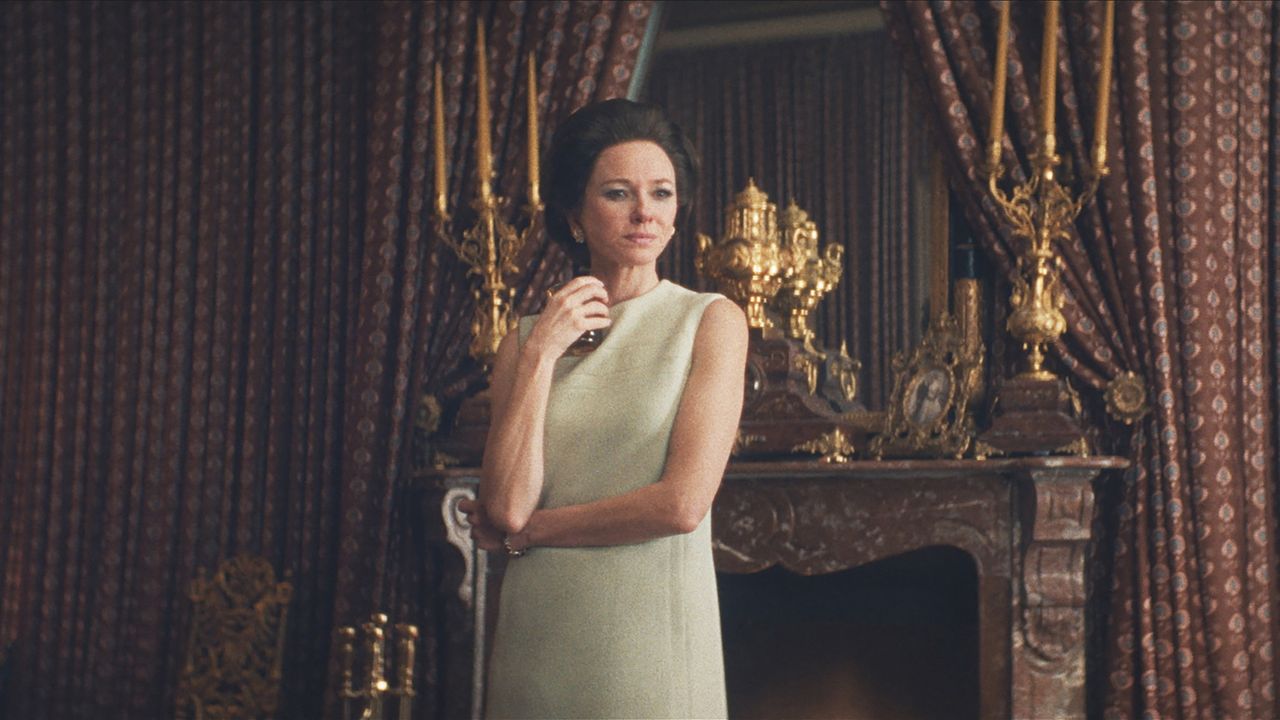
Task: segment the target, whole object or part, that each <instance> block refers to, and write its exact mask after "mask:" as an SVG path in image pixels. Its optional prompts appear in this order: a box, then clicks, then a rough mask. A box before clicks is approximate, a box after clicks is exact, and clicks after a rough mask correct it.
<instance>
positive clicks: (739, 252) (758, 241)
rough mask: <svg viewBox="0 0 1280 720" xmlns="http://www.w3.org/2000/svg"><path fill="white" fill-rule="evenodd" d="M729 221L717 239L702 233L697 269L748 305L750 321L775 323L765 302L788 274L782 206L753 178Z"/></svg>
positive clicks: (765, 325) (757, 324) (763, 327)
mask: <svg viewBox="0 0 1280 720" xmlns="http://www.w3.org/2000/svg"><path fill="white" fill-rule="evenodd" d="M725 227H726V230H725V236H724V238H723V239H721V240H720V241H719V242H715V241H713V240H712V239H711V238H710V237H708V236H706V235H704V234H702V233H699V234H698V255H697V258H696V259H695V264H696V265H697V268H698V272H700V273H702V275H703V276H704V277H706V278H708V279H710V280H712V281H713V282H714V283H715V284H716V289H717V290H719V291H720V292H722V293H724V294H725V295H726V296H728V297H729V298H731V299H732V300H733V301H734V302H736V303H738V304H739V305H741V306H743V307H744V308H746V311H747V322H748V324H749V325H750V326H751V327H753V328H758V329H760V330H762V331H763V330H767V329H769V328H772V327H773V323H772V322H771V321H770V319H769V317H768V315H767V314H766V313H765V308H766V307H767V306H768V305H769V302H770V301H771V300H772V299H773V298H774V296H775V295H777V293H778V289H779V288H780V287H782V283H783V281H784V280H786V279H787V277H788V276H789V275H790V273H791V257H790V253H789V252H788V251H787V250H786V249H785V248H783V247H782V243H781V238H780V236H779V233H778V208H777V206H776V205H774V204H773V203H771V202H769V196H768V195H765V194H764V193H763V192H762V191H761V190H760V188H758V187H756V184H755V180H754V179H752V180H748V181H747V187H746V189H745V190H743V191H742V192H740V193H738V194H737V195H736V196H735V197H734V201H733V204H732V205H730V206H729V209H728V211H727V212H726V217H725Z"/></svg>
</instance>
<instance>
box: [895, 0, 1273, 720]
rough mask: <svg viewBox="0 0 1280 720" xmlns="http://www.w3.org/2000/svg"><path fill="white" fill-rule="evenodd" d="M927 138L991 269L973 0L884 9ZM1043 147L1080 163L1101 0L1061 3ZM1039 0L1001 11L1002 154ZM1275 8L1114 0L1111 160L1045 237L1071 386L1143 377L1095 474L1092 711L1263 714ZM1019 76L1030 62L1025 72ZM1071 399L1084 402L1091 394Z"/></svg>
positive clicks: (1060, 354) (986, 81) (979, 15)
mask: <svg viewBox="0 0 1280 720" xmlns="http://www.w3.org/2000/svg"><path fill="white" fill-rule="evenodd" d="M882 7H883V8H884V10H885V12H886V15H887V17H888V18H889V25H890V28H891V30H892V31H893V32H894V33H895V35H896V37H897V39H898V42H899V45H900V47H902V48H903V50H904V52H905V53H906V55H907V56H908V57H909V58H910V62H911V63H913V65H914V67H915V70H916V73H917V75H918V78H919V79H920V81H921V82H922V84H923V86H924V87H927V88H928V94H929V95H930V97H931V98H932V101H933V106H934V113H935V115H936V116H937V117H938V118H939V120H940V121H941V122H942V125H943V127H944V128H945V131H946V134H947V136H948V137H949V141H950V142H949V147H948V148H947V151H948V152H947V159H948V161H949V163H950V165H951V168H952V171H953V172H952V179H953V183H954V184H955V185H957V186H959V187H960V189H961V190H962V193H961V194H962V196H963V197H964V198H965V200H966V215H967V217H968V220H969V221H970V223H971V225H973V227H974V228H975V230H976V232H977V234H978V236H979V237H980V239H981V241H982V243H983V244H984V246H985V247H986V248H987V250H988V251H989V254H990V255H991V256H992V257H994V258H995V259H996V261H997V263H996V265H997V267H998V268H999V269H1000V272H1003V273H1006V274H1007V273H1009V272H1010V268H1011V264H1012V261H1011V252H1012V251H1013V248H1014V245H1013V242H1012V239H1011V238H1010V237H1008V235H1007V234H1006V230H1005V228H1004V227H1003V226H1002V225H1001V223H1000V222H999V221H998V220H997V216H996V214H995V212H994V208H993V207H992V205H991V203H990V201H989V200H988V199H987V198H986V194H985V189H984V187H983V185H984V183H983V182H982V181H981V177H982V175H981V172H980V170H979V168H980V166H981V158H982V155H983V148H982V145H983V140H982V139H983V138H985V137H986V135H985V133H986V131H987V128H988V126H989V123H990V88H991V76H992V58H991V52H990V51H991V49H992V48H994V47H995V38H994V34H995V28H996V22H995V9H994V7H993V5H992V4H991V3H987V2H981V3H975V2H955V3H925V2H911V3H888V2H886V3H883V5H882ZM1063 9H1064V13H1063V20H1064V22H1063V24H1062V27H1061V29H1060V35H1059V44H1060V48H1061V50H1060V56H1059V57H1058V58H1057V63H1058V71H1059V83H1060V85H1059V87H1060V88H1061V90H1060V97H1059V104H1058V116H1059V118H1060V120H1059V140H1060V143H1062V144H1061V145H1060V153H1062V154H1063V155H1064V156H1067V157H1068V158H1069V159H1070V160H1071V161H1073V163H1074V165H1075V167H1077V168H1079V167H1083V166H1084V164H1085V162H1086V158H1087V154H1088V143H1090V142H1091V140H1092V133H1093V132H1094V130H1095V129H1094V128H1092V127H1089V125H1090V124H1091V123H1087V122H1083V121H1082V119H1084V118H1091V117H1092V115H1093V110H1092V104H1093V103H1094V102H1096V97H1095V92H1094V90H1093V88H1094V87H1096V82H1097V81H1096V73H1097V67H1098V64H1097V57H1098V48H1099V37H1100V33H1101V26H1102V15H1103V6H1102V5H1101V3H1099V2H1085V3H1064V5H1063ZM1041 16H1042V4H1041V3H1015V4H1014V7H1013V19H1014V25H1015V34H1014V41H1013V43H1012V47H1011V58H1010V99H1009V108H1008V112H1009V118H1010V121H1009V122H1008V123H1007V124H1006V126H1007V127H1008V135H1007V136H1006V137H1005V139H1004V140H1005V162H1006V163H1012V164H1013V165H1014V166H1015V167H1016V168H1017V173H1019V174H1018V177H1025V174H1026V172H1027V171H1028V168H1029V165H1028V162H1027V158H1028V156H1029V154H1030V152H1031V149H1032V148H1034V147H1035V143H1036V141H1037V134H1036V133H1037V131H1036V128H1035V107H1034V106H1035V104H1036V103H1035V102H1033V100H1032V99H1033V98H1036V97H1038V89H1037V88H1036V79H1037V78H1038V72H1036V71H1037V70H1038V67H1037V66H1038V64H1039V61H1038V58H1039V43H1038V40H1039V37H1040V28H1041V26H1042V25H1041ZM1277 30H1280V9H1278V6H1277V5H1276V4H1275V3H1272V2H1258V3H1211V2H1179V3H1168V2H1122V3H1118V4H1117V13H1116V67H1115V77H1114V85H1113V98H1114V101H1115V105H1114V107H1113V108H1111V109H1110V111H1109V112H1108V113H1107V118H1108V122H1109V124H1110V128H1109V129H1110V138H1111V142H1110V147H1111V148H1112V150H1111V153H1112V154H1111V157H1112V158H1113V160H1112V162H1111V175H1110V177H1108V178H1107V179H1106V180H1105V181H1104V182H1103V185H1102V188H1101V190H1100V191H1099V196H1098V201H1097V202H1096V203H1094V204H1092V205H1091V206H1090V207H1089V208H1087V209H1086V211H1085V212H1084V213H1083V214H1082V216H1081V217H1080V218H1079V220H1078V222H1077V223H1076V227H1075V232H1074V233H1073V235H1072V238H1071V239H1070V241H1069V242H1067V243H1064V244H1063V245H1061V246H1060V251H1061V254H1062V257H1063V259H1064V261H1065V264H1066V273H1065V285H1066V287H1067V289H1068V293H1067V306H1066V308H1064V312H1065V314H1066V315H1067V319H1068V325H1069V331H1068V334H1067V336H1065V337H1064V338H1063V339H1062V341H1061V342H1059V343H1058V344H1057V345H1056V347H1055V348H1054V353H1055V356H1056V359H1057V360H1058V361H1059V362H1060V363H1061V367H1062V368H1063V369H1064V370H1065V371H1066V372H1068V374H1069V375H1070V376H1071V378H1072V379H1073V380H1074V381H1075V382H1076V383H1077V384H1078V386H1083V387H1086V388H1092V389H1093V390H1095V391H1097V390H1101V389H1102V387H1103V386H1104V385H1105V383H1107V382H1108V381H1109V380H1111V379H1112V378H1114V377H1116V376H1117V375H1119V374H1120V373H1121V372H1124V371H1133V372H1136V373H1138V374H1139V375H1141V376H1143V377H1144V378H1145V380H1146V385H1147V389H1148V393H1149V402H1150V403H1151V405H1152V407H1153V412H1152V413H1151V414H1150V415H1148V416H1147V417H1146V418H1145V419H1144V420H1143V421H1141V422H1140V423H1139V425H1138V426H1137V428H1136V429H1135V430H1134V432H1133V433H1132V437H1131V438H1130V440H1129V442H1127V443H1123V445H1127V447H1122V448H1121V450H1122V451H1124V452H1127V453H1128V454H1129V456H1130V457H1131V458H1132V460H1133V462H1134V465H1133V467H1132V469H1131V470H1130V471H1129V472H1128V473H1127V474H1126V475H1125V476H1124V477H1123V478H1113V479H1111V480H1110V481H1109V484H1106V485H1104V486H1103V487H1102V488H1101V489H1100V496H1101V498H1102V500H1103V502H1101V503H1100V505H1099V507H1100V512H1101V514H1102V517H1101V518H1100V523H1101V527H1103V528H1104V532H1103V540H1102V542H1101V543H1100V545H1099V556H1098V559H1099V566H1100V567H1099V569H1098V571H1097V573H1096V574H1095V578H1094V583H1095V586H1094V588H1093V591H1094V593H1095V594H1096V595H1097V600H1096V602H1095V608H1096V609H1097V610H1098V612H1096V613H1095V614H1094V615H1095V617H1094V623H1093V624H1094V627H1095V630H1096V631H1097V638H1096V640H1095V642H1096V646H1095V648H1094V652H1091V654H1090V663H1091V666H1092V667H1091V678H1090V681H1091V685H1090V691H1091V714H1096V715H1102V716H1106V717H1117V718H1128V717H1138V716H1146V717H1185V718H1217V717H1274V716H1275V715H1276V714H1277V712H1278V709H1277V706H1276V701H1275V674H1276V667H1275V663H1274V660H1273V648H1274V639H1275V627H1274V620H1273V618H1274V610H1275V603H1276V600H1277V594H1276V586H1275V581H1274V572H1275V568H1276V565H1275V559H1276V558H1275V549H1274V540H1273V538H1274V531H1275V513H1276V509H1277V507H1276V494H1275V487H1276V485H1275V484H1276V479H1277V475H1276V455H1275V454H1276V447H1277V446H1276V442H1277V437H1276V432H1277V428H1276V422H1275V418H1276V411H1277V395H1276V390H1275V388H1276V377H1277V362H1278V361H1280V348H1278V347H1277V334H1276V328H1275V325H1274V318H1275V317H1276V316H1277V315H1276V313H1277V307H1278V300H1280V294H1278V293H1280V272H1278V270H1280V266H1278V265H1277V258H1278V257H1280V198H1278V196H1277V185H1278V184H1280V183H1278V182H1277V180H1278V179H1280V178H1278V176H1277V161H1276V153H1275V149H1274V147H1272V143H1273V142H1274V140H1275V138H1276V137H1280V127H1278V125H1277V111H1276V109H1277V107H1280V90H1278V89H1280V79H1278V78H1280V36H1278V35H1277ZM1033 73H1035V74H1033ZM1093 398H1094V399H1095V400H1096V398H1097V395H1096V394H1094V395H1093Z"/></svg>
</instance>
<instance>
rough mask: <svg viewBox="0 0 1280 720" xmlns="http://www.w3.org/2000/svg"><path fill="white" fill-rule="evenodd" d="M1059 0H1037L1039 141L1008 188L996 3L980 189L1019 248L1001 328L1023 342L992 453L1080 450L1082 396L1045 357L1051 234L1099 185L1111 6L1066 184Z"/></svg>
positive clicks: (1058, 293)
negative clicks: (1057, 117) (1059, 108)
mask: <svg viewBox="0 0 1280 720" xmlns="http://www.w3.org/2000/svg"><path fill="white" fill-rule="evenodd" d="M1058 13H1059V6H1058V2H1057V0H1049V1H1048V2H1047V3H1046V4H1045V26H1044V39H1043V42H1042V43H1041V47H1042V50H1043V54H1042V55H1041V60H1040V113H1039V127H1040V147H1039V149H1038V151H1037V153H1036V154H1035V156H1033V157H1032V159H1031V166H1032V173H1031V176H1030V177H1029V178H1028V179H1027V180H1026V181H1024V182H1021V183H1018V184H1016V185H1014V186H1013V187H1012V188H1011V190H1010V191H1009V192H1008V193H1006V192H1005V191H1004V190H1003V189H1002V188H1001V187H1000V180H1001V178H1002V176H1003V175H1004V172H1003V168H1002V165H1001V163H1000V158H1001V151H1002V143H1003V137H1002V127H1003V113H1004V88H1005V72H1006V68H1007V64H1006V62H1007V60H1006V58H1005V57H1004V53H1005V52H1006V51H1007V47H1008V32H1009V3H1008V2H1006V3H1005V4H1004V5H1002V6H1001V10H1000V29H999V35H998V40H997V56H996V77H995V82H994V87H995V91H994V92H993V101H992V105H993V107H992V126H991V128H992V129H991V137H990V142H989V144H988V148H987V150H988V152H987V162H986V163H985V166H986V167H985V170H986V173H987V191H988V193H989V194H990V196H991V198H992V200H993V201H994V202H995V205H996V208H997V210H998V212H999V215H1000V219H1001V220H1003V221H1004V222H1005V224H1006V225H1007V227H1008V228H1009V230H1010V233H1011V234H1012V235H1013V237H1014V239H1015V253H1016V257H1017V265H1016V272H1015V274H1014V276H1013V278H1012V283H1013V287H1012V289H1011V292H1010V297H1009V308H1010V312H1009V317H1008V320H1007V323H1006V328H1007V329H1008V331H1009V334H1010V335H1012V336H1013V337H1014V338H1015V339H1017V340H1018V341H1019V343H1020V344H1021V348H1022V352H1023V353H1024V362H1023V368H1022V370H1021V371H1020V372H1019V373H1018V374H1017V375H1016V376H1015V377H1013V378H1011V379H1009V380H1006V381H1005V382H1004V383H1003V384H1002V385H1001V387H1000V389H999V391H998V393H997V399H996V408H995V411H994V412H995V416H994V417H993V421H992V427H991V429H990V430H988V431H987V432H986V433H984V434H983V437H982V443H983V445H982V446H981V449H982V450H983V451H990V452H992V453H999V452H1010V453H1014V452H1073V453H1076V454H1087V451H1088V450H1087V448H1088V444H1087V441H1086V439H1085V436H1084V432H1083V429H1082V427H1081V424H1080V421H1079V414H1080V400H1079V397H1078V396H1077V395H1076V393H1075V391H1074V390H1073V389H1072V388H1071V386H1070V385H1069V384H1068V383H1067V382H1066V381H1065V380H1064V379H1062V378H1059V377H1058V376H1057V375H1056V374H1054V373H1053V372H1052V371H1051V370H1049V369H1047V368H1046V367H1045V366H1044V359H1045V351H1046V349H1047V348H1048V346H1049V345H1050V344H1051V343H1053V342H1054V341H1056V340H1057V339H1058V338H1059V337H1060V336H1061V335H1062V334H1063V333H1064V332H1066V329H1067V321H1066V317H1065V316H1063V314H1062V305H1063V300H1064V298H1063V292H1062V284H1061V273H1062V259H1061V258H1060V257H1059V256H1058V254H1057V251H1056V243H1057V242H1059V241H1066V240H1068V239H1069V238H1070V231H1071V226H1072V224H1073V223H1074V222H1075V219H1076V217H1077V216H1078V215H1079V214H1080V211H1081V210H1083V209H1084V206H1085V205H1087V204H1088V203H1089V202H1090V201H1092V200H1093V198H1094V196H1095V195H1096V194H1097V190H1098V185H1099V183H1100V181H1101V180H1102V178H1103V177H1105V176H1106V174H1107V165H1106V130H1107V123H1106V107H1107V104H1108V99H1109V89H1110V84H1111V36H1112V27H1113V24H1114V17H1115V15H1114V13H1115V8H1114V5H1113V4H1112V3H1108V4H1107V9H1106V13H1107V14H1106V24H1105V28H1104V30H1103V47H1102V68H1101V71H1100V72H1099V87H1098V94H1097V98H1098V108H1097V114H1096V116H1095V126H1094V148H1093V159H1092V164H1091V165H1089V166H1087V167H1086V168H1084V172H1083V173H1082V183H1081V184H1080V186H1079V187H1078V188H1076V189H1074V190H1073V189H1070V188H1068V187H1066V185H1065V184H1064V183H1063V182H1062V181H1061V180H1060V179H1059V177H1058V174H1057V172H1056V170H1057V167H1058V165H1059V164H1060V163H1061V158H1060V157H1059V156H1058V154H1057V152H1056V143H1057V139H1056V137H1055V136H1054V119H1053V116H1054V108H1055V103H1056V98H1055V94H1054V87H1055V81H1056V66H1057V38H1058Z"/></svg>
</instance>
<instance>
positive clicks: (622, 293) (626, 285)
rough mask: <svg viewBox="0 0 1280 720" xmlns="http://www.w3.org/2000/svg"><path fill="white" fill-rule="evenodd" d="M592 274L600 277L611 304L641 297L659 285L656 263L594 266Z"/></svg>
mask: <svg viewBox="0 0 1280 720" xmlns="http://www.w3.org/2000/svg"><path fill="white" fill-rule="evenodd" d="M591 274H592V275H594V276H596V277H598V278H600V281H601V282H603V283H604V288H605V290H606V291H607V292H608V293H609V304H610V305H613V304H616V303H620V302H625V301H627V300H630V299H631V298H634V297H639V296H641V295H643V294H645V293H647V292H649V291H650V290H652V289H654V288H655V287H657V285H658V268H657V267H656V266H654V265H647V266H645V267H630V268H600V269H597V268H594V267H593V268H592V269H591Z"/></svg>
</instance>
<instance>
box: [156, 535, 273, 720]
mask: <svg viewBox="0 0 1280 720" xmlns="http://www.w3.org/2000/svg"><path fill="white" fill-rule="evenodd" d="M292 595H293V586H292V585H291V584H290V583H288V582H285V581H277V579H276V572H275V569H274V568H273V567H272V566H271V563H269V562H268V561H267V560H266V559H265V558H261V557H256V556H251V555H240V556H237V557H233V558H230V559H228V560H225V561H224V562H223V563H222V564H221V565H220V566H219V567H218V569H217V571H216V572H215V573H214V574H213V577H212V578H209V577H206V573H205V570H204V569H201V570H200V574H199V575H198V576H197V577H196V579H195V580H193V581H192V582H191V589H190V593H189V597H190V599H191V633H190V636H189V638H188V641H187V648H186V658H185V660H184V662H183V665H182V672H181V675H180V676H179V678H178V690H177V708H176V713H175V714H176V717H177V718H178V719H179V720H231V719H232V718H235V719H236V720H268V719H270V718H274V717H275V716H276V710H277V707H278V705H279V702H280V669H281V656H282V654H283V652H284V634H285V624H286V620H287V618H288V612H289V599H290V597H292Z"/></svg>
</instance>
